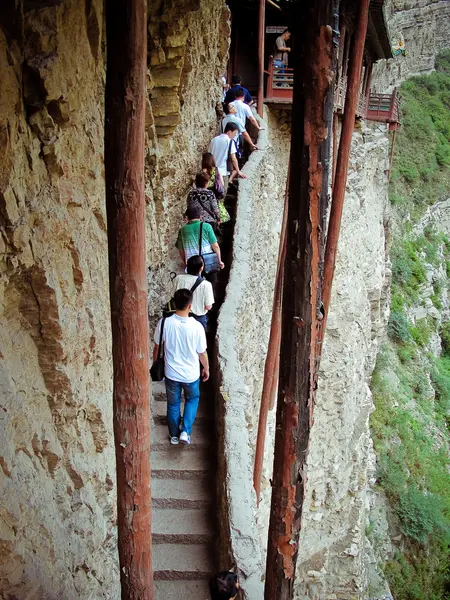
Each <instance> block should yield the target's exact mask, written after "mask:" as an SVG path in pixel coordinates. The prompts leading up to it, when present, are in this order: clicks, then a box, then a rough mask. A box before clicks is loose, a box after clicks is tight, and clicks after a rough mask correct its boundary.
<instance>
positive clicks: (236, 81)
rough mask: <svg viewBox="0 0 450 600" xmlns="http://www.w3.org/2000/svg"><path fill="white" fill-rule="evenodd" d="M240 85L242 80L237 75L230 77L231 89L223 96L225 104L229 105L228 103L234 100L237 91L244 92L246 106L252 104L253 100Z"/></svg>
mask: <svg viewBox="0 0 450 600" xmlns="http://www.w3.org/2000/svg"><path fill="white" fill-rule="evenodd" d="M241 84H242V79H241V77H240V76H239V75H236V74H235V75H233V76H232V77H231V87H230V89H229V90H228V92H227V93H226V94H225V104H229V103H230V102H233V101H234V100H235V99H236V92H237V90H244V94H245V97H244V102H245V103H246V104H251V103H252V102H253V98H252V96H251V94H250V92H249V91H248V90H247V89H246V88H245V87H244V86H243V85H241Z"/></svg>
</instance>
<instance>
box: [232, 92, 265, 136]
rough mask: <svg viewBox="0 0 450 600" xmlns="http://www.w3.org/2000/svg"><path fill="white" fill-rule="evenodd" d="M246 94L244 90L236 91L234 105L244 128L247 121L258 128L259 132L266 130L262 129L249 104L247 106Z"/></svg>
mask: <svg viewBox="0 0 450 600" xmlns="http://www.w3.org/2000/svg"><path fill="white" fill-rule="evenodd" d="M244 99H245V92H244V90H237V91H236V100H234V102H233V104H234V105H235V106H236V110H237V116H238V117H239V118H240V120H241V121H242V123H243V124H244V126H245V125H246V120H247V119H248V120H249V121H251V122H252V124H253V125H254V126H255V127H256V129H257V130H258V131H261V129H264V127H260V125H259V123H258V121H257V120H256V119H255V117H254V116H253V113H252V109H251V108H250V106H249V105H248V104H245V102H244Z"/></svg>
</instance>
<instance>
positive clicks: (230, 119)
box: [222, 102, 258, 150]
mask: <svg viewBox="0 0 450 600" xmlns="http://www.w3.org/2000/svg"><path fill="white" fill-rule="evenodd" d="M223 111H224V113H225V117H224V118H223V119H222V131H223V130H224V129H225V127H226V126H227V124H228V123H236V125H237V126H238V128H239V137H240V136H241V135H242V137H243V138H244V140H246V141H247V142H248V144H249V146H250V149H251V150H258V147H257V146H255V144H254V143H253V141H252V138H251V137H250V136H249V134H248V132H247V130H246V129H245V125H244V124H243V123H242V121H241V119H240V118H239V117H238V116H237V114H236V113H237V107H236V103H235V102H230V103H229V104H225V105H224V107H223Z"/></svg>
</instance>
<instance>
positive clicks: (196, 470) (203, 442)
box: [151, 383, 216, 600]
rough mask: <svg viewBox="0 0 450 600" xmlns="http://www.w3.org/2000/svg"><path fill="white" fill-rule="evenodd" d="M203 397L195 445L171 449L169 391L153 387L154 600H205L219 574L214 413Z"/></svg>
mask: <svg viewBox="0 0 450 600" xmlns="http://www.w3.org/2000/svg"><path fill="white" fill-rule="evenodd" d="M203 387H204V386H203V385H202V388H203ZM201 392H202V393H201V397H200V405H199V409H198V413H197V418H196V421H195V423H194V428H193V431H192V443H191V445H190V446H183V445H181V444H180V445H178V446H171V445H170V443H169V438H168V429H167V418H166V394H165V386H164V384H163V383H152V420H153V423H152V432H151V438H152V454H151V465H152V499H153V500H152V509H153V516H152V535H153V571H154V581H155V584H154V585H155V595H156V600H207V599H209V591H208V579H209V578H210V577H211V576H212V574H213V573H214V572H215V571H216V564H215V554H216V552H215V542H216V533H215V523H214V517H215V515H214V504H215V502H214V498H215V496H214V488H213V485H214V478H213V473H214V468H215V460H214V446H213V435H212V431H213V427H212V421H213V410H214V407H213V405H212V402H213V400H212V398H211V396H209V395H208V394H207V391H206V390H205V389H202V390H201ZM208 396H209V397H208Z"/></svg>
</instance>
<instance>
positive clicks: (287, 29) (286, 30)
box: [281, 27, 291, 35]
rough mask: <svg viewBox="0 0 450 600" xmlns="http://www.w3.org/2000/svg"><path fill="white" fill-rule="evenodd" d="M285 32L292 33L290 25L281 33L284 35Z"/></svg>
mask: <svg viewBox="0 0 450 600" xmlns="http://www.w3.org/2000/svg"><path fill="white" fill-rule="evenodd" d="M285 33H291V32H290V31H289V28H288V27H287V28H286V29H285V30H284V31H283V33H282V34H281V35H284V34H285Z"/></svg>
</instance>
